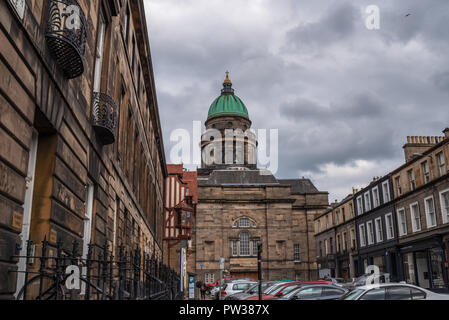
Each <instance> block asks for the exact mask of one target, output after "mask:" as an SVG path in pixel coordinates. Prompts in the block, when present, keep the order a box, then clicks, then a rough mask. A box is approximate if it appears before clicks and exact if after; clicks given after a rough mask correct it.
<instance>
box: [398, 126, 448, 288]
mask: <svg viewBox="0 0 449 320" xmlns="http://www.w3.org/2000/svg"><path fill="white" fill-rule="evenodd" d="M444 133H445V136H444V137H409V138H408V143H407V144H406V145H405V146H404V151H405V153H406V154H407V153H410V152H407V151H408V149H409V148H414V145H415V144H417V145H419V146H421V145H423V144H425V145H426V146H427V149H421V150H420V153H416V152H413V157H406V163H405V164H404V165H402V166H401V167H399V168H397V169H396V170H395V171H393V172H392V180H393V189H394V197H395V211H396V219H397V225H398V230H397V234H398V252H399V258H400V263H401V265H402V268H400V269H399V274H398V276H399V278H400V279H401V280H403V281H407V282H408V283H413V284H416V285H418V286H421V287H423V288H430V289H432V290H447V289H449V268H448V261H449V129H446V130H445V131H444Z"/></svg>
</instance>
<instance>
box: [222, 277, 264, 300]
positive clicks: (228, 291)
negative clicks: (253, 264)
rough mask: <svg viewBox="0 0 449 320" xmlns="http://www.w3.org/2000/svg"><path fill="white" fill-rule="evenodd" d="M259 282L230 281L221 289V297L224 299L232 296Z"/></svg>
mask: <svg viewBox="0 0 449 320" xmlns="http://www.w3.org/2000/svg"><path fill="white" fill-rule="evenodd" d="M256 283H257V282H255V281H242V280H240V281H238V280H237V281H233V282H230V283H225V284H224V285H223V288H222V290H221V298H222V299H224V298H225V297H227V296H230V295H232V294H235V293H239V292H243V291H245V290H247V289H248V288H249V287H252V286H253V285H255V284H256Z"/></svg>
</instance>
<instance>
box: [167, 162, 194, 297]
mask: <svg viewBox="0 0 449 320" xmlns="http://www.w3.org/2000/svg"><path fill="white" fill-rule="evenodd" d="M167 171H168V176H167V178H166V179H165V193H164V241H163V249H164V250H163V252H164V261H165V263H166V264H167V266H168V267H170V268H172V269H174V270H176V271H177V272H179V273H180V274H182V275H183V280H184V283H183V285H184V288H187V275H188V273H192V272H193V270H194V265H193V264H192V262H191V261H189V255H191V251H192V249H193V248H192V231H193V227H194V222H195V216H196V204H197V203H198V186H197V172H196V171H186V170H184V168H183V165H182V164H168V165H167ZM181 263H182V265H181Z"/></svg>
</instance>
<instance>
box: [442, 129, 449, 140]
mask: <svg viewBox="0 0 449 320" xmlns="http://www.w3.org/2000/svg"><path fill="white" fill-rule="evenodd" d="M443 133H444V138H445V139H449V128H446V129H444V130H443Z"/></svg>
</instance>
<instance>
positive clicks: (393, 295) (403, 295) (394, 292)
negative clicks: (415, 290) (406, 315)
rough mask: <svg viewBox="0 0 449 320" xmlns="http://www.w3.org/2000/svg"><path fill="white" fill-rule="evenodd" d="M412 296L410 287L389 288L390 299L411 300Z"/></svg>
mask: <svg viewBox="0 0 449 320" xmlns="http://www.w3.org/2000/svg"><path fill="white" fill-rule="evenodd" d="M411 297H412V296H411V293H410V288H409V287H393V288H388V300H410V299H411Z"/></svg>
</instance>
